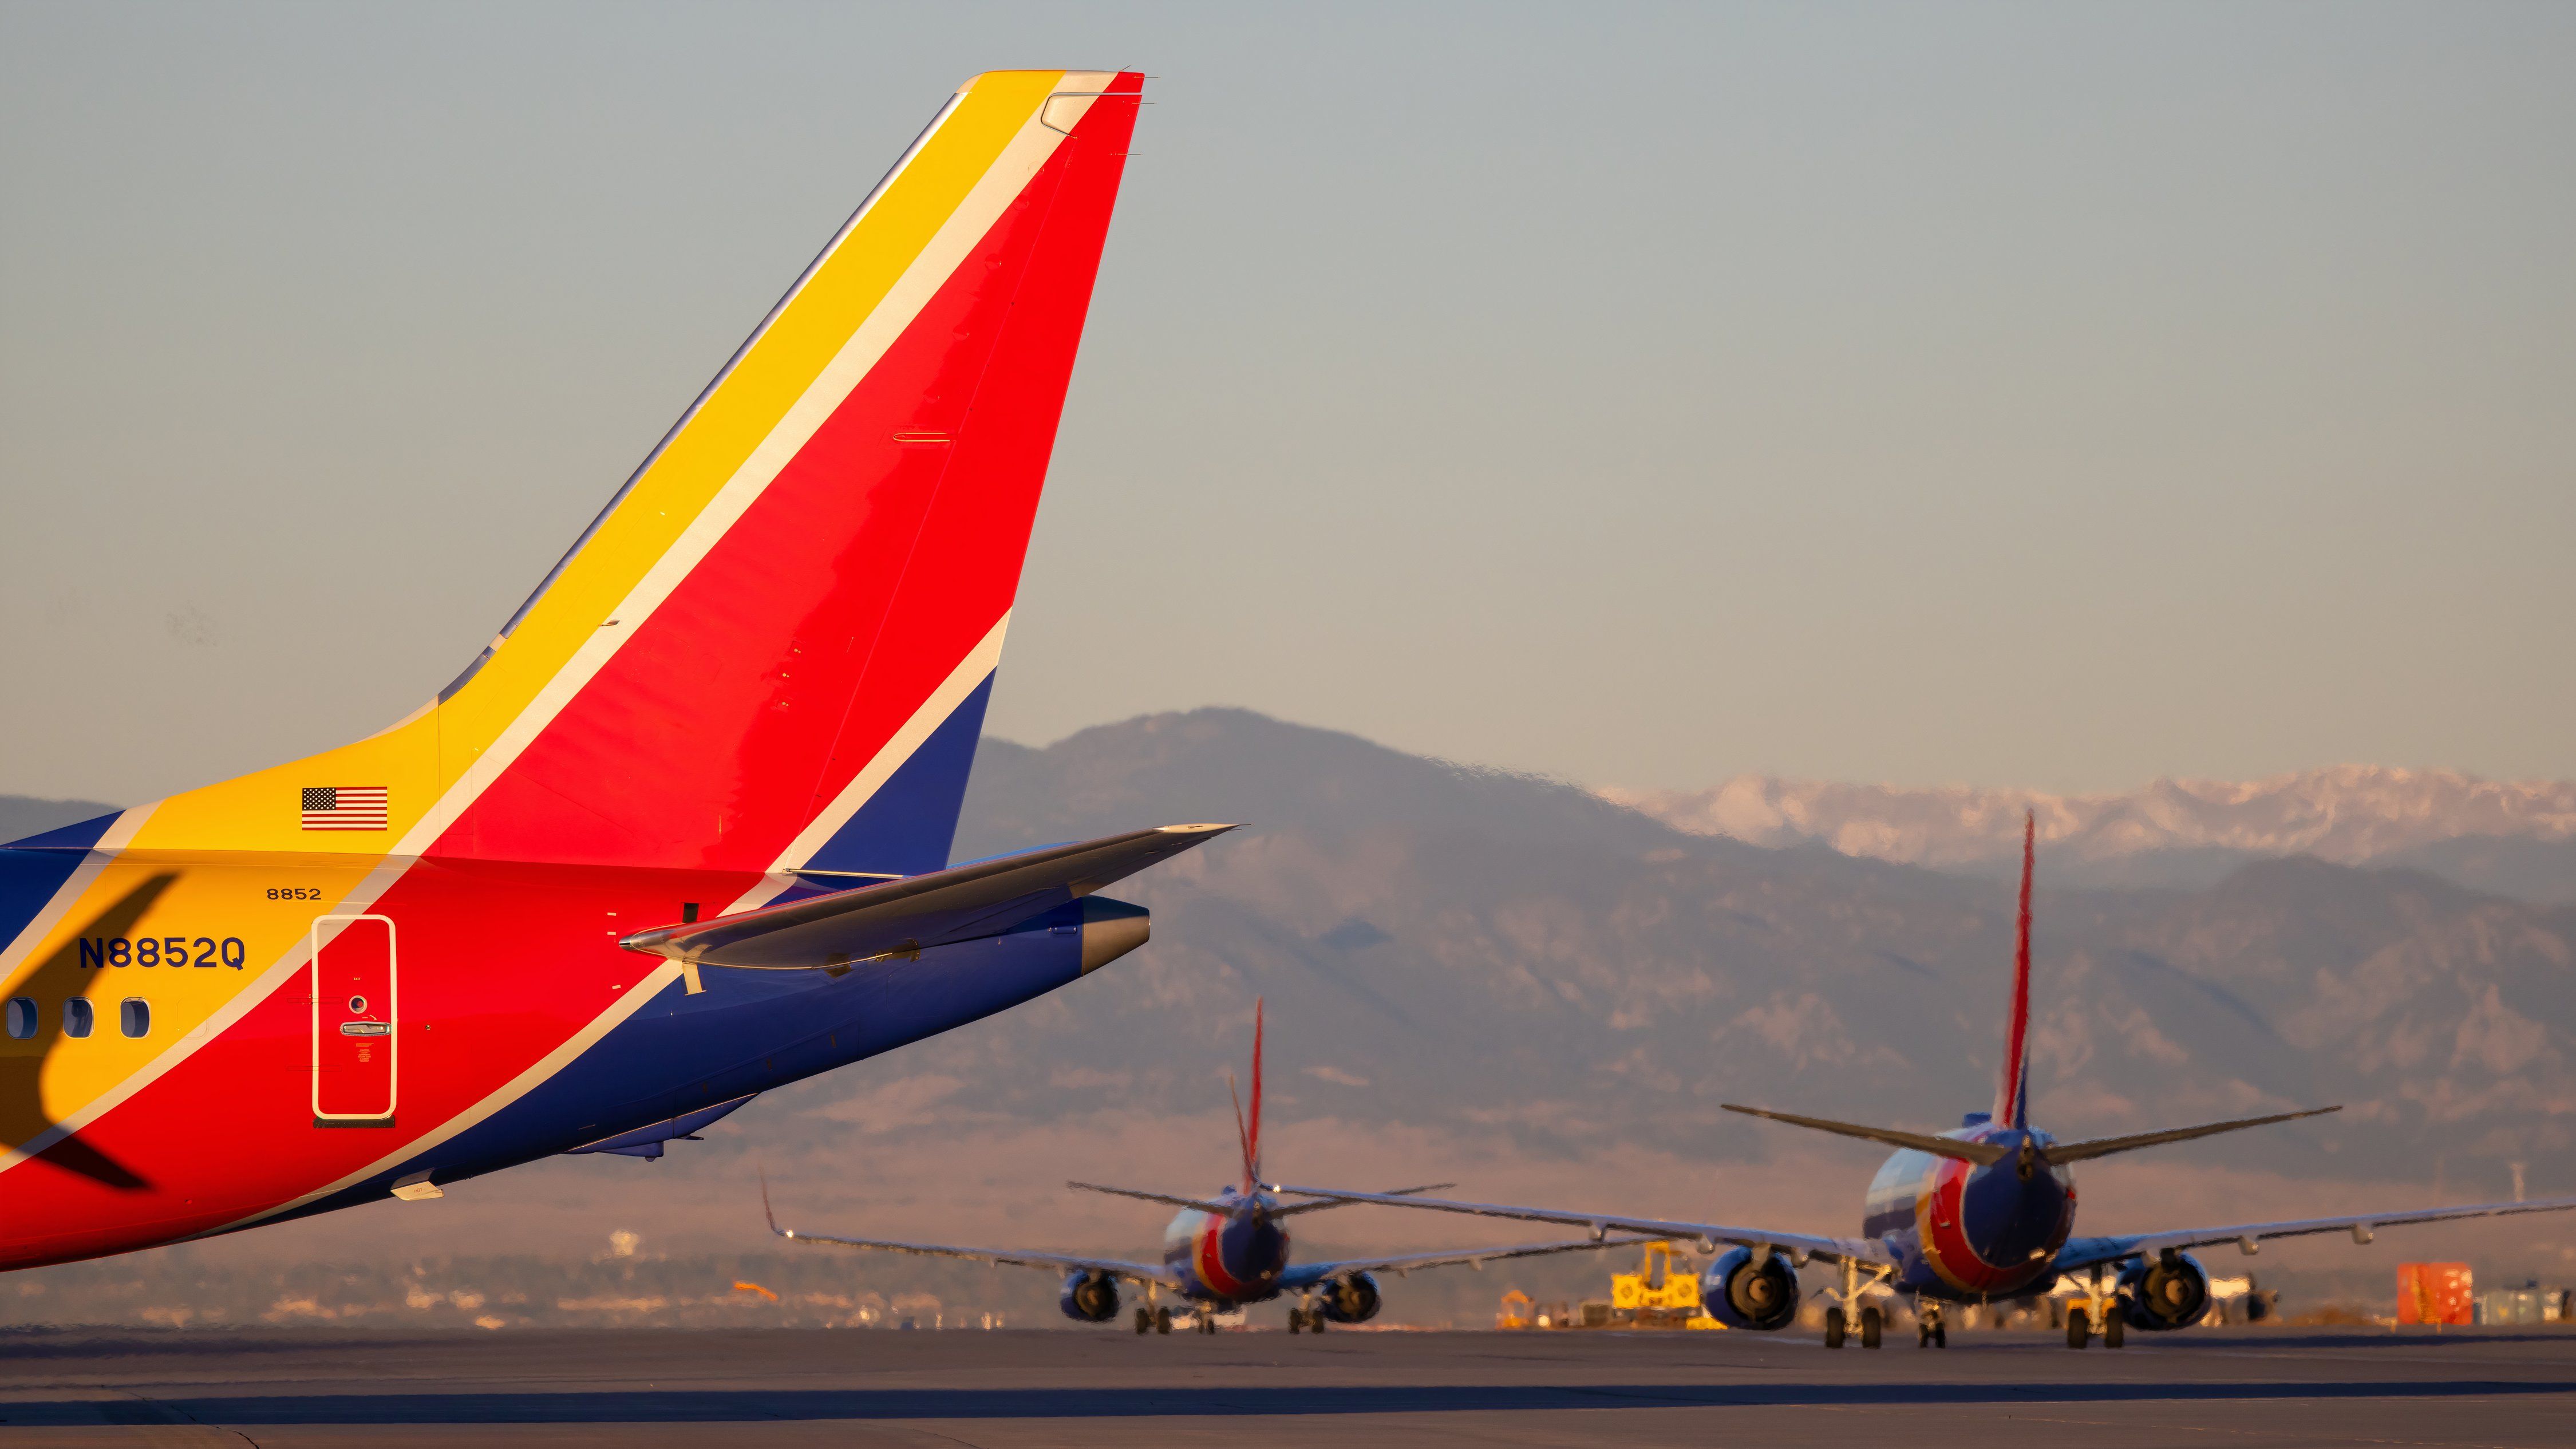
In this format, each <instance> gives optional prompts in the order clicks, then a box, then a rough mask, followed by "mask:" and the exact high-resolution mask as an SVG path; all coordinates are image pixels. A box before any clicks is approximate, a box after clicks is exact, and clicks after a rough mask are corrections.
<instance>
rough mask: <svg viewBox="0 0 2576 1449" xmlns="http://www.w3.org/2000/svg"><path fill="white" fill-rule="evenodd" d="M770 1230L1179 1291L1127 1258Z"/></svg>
mask: <svg viewBox="0 0 2576 1449" xmlns="http://www.w3.org/2000/svg"><path fill="white" fill-rule="evenodd" d="M768 1206H769V1202H768V1194H767V1193H765V1192H764V1193H763V1194H762V1195H761V1207H762V1208H763V1209H764V1210H766V1209H767V1208H768ZM769 1230H770V1231H771V1232H773V1233H776V1234H777V1235H778V1236H780V1237H782V1238H787V1239H790V1240H792V1241H795V1242H799V1243H829V1244H831V1245H833V1246H834V1247H840V1248H864V1249H868V1250H870V1251H872V1252H880V1253H915V1254H919V1255H920V1256H922V1257H926V1258H963V1259H965V1260H966V1261H967V1262H970V1263H997V1264H1001V1265H1003V1266H1006V1267H1012V1268H1045V1269H1048V1270H1049V1271H1052V1272H1057V1273H1080V1272H1091V1273H1106V1274H1108V1275H1109V1276H1111V1277H1113V1278H1124V1279H1126V1280H1127V1281H1128V1282H1130V1283H1137V1284H1148V1283H1150V1284H1152V1285H1154V1286H1155V1287H1158V1288H1169V1289H1172V1290H1173V1291H1175V1292H1177V1291H1179V1289H1180V1286H1181V1281H1180V1279H1178V1278H1176V1277H1174V1276H1173V1275H1172V1274H1170V1273H1169V1272H1166V1271H1165V1270H1164V1269H1163V1268H1162V1267H1160V1266H1159V1265H1157V1264H1153V1263H1130V1262H1128V1261H1126V1260H1125V1259H1123V1258H1086V1257H1083V1256H1081V1255H1079V1254H1075V1253H1023V1252H1018V1251H1015V1250H1012V1249H1007V1248H952V1247H950V1246H948V1245H947V1244H944V1243H900V1242H894V1241H892V1240H889V1239H884V1238H840V1237H834V1236H832V1235H831V1234H829V1233H800V1232H798V1231H797V1230H796V1229H794V1228H782V1227H780V1226H779V1225H778V1219H777V1218H776V1217H774V1216H773V1217H771V1218H770V1220H769Z"/></svg>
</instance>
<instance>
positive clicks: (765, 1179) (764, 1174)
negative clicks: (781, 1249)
mask: <svg viewBox="0 0 2576 1449" xmlns="http://www.w3.org/2000/svg"><path fill="white" fill-rule="evenodd" d="M760 1215H761V1216H762V1217H765V1218H767V1219H769V1230H770V1231H771V1232H773V1233H776V1234H777V1235H778V1236H780V1237H782V1238H792V1237H794V1236H796V1235H795V1234H794V1233H792V1232H789V1231H788V1230H787V1229H785V1228H782V1227H780V1226H779V1225H778V1214H777V1213H775V1212H773V1211H771V1210H770V1207H769V1173H768V1171H767V1170H766V1169H761V1170H760Z"/></svg>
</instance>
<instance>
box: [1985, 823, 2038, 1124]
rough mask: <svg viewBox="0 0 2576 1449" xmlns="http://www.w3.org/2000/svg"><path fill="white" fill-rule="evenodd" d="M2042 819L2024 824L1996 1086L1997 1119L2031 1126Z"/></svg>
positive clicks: (1997, 1122)
mask: <svg viewBox="0 0 2576 1449" xmlns="http://www.w3.org/2000/svg"><path fill="white" fill-rule="evenodd" d="M2038 840H2039V818H2038V816H2037V814H2036V813H2034V812H2030V811H2025V812H2023V814H2022V823H2021V919H2020V920H2019V922H2018V923H2017V924H2016V925H2015V926H2014V928H2013V990H2012V1015H2011V1017H2010V1019H2009V1021H2008V1023H2007V1025H2006V1026H2005V1028H2004V1075H2003V1081H2002V1082H2001V1084H1999V1085H1998V1086H1997V1087H1996V1088H1995V1122H1996V1124H1997V1125H1998V1126H2004V1127H2028V1126H2029V1125H2030V1054H2029V1051H2028V1050H2027V1047H2028V1044H2029V1040H2030V876H2031V865H2032V862H2033V860H2034V857H2035V856H2036V854H2037V845H2038Z"/></svg>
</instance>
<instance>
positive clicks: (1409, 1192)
mask: <svg viewBox="0 0 2576 1449" xmlns="http://www.w3.org/2000/svg"><path fill="white" fill-rule="evenodd" d="M1457 1185H1458V1184H1456V1183H1454V1182H1431V1183H1425V1184H1423V1185H1422V1186H1420V1187H1398V1188H1390V1189H1388V1190H1387V1191H1385V1192H1382V1193H1378V1194H1376V1195H1377V1196H1379V1197H1411V1196H1413V1195H1414V1194H1416V1193H1423V1192H1438V1191H1440V1190H1441V1189H1443V1188H1450V1187H1456V1186H1457ZM1065 1186H1067V1187H1070V1188H1075V1189H1078V1190H1080V1191H1082V1192H1105V1193H1108V1194H1109V1195H1111V1196H1112V1197H1133V1198H1142V1199H1144V1200H1145V1201H1146V1202H1158V1203H1163V1204H1166V1205H1168V1206H1171V1207H1180V1208H1196V1209H1198V1210H1199V1211H1200V1212H1203V1213H1214V1214H1216V1215H1218V1216H1220V1217H1225V1216H1230V1215H1232V1214H1233V1213H1234V1212H1235V1211H1236V1210H1237V1209H1239V1208H1241V1207H1242V1206H1243V1204H1244V1203H1245V1202H1246V1201H1247V1199H1244V1198H1236V1199H1234V1200H1232V1201H1230V1202H1229V1201H1227V1200H1225V1199H1222V1198H1213V1197H1182V1196H1180V1195H1179V1194H1176V1193H1168V1192H1147V1191H1145V1190H1144V1189H1143V1188H1140V1187H1105V1186H1103V1185H1101V1184H1100V1183H1096V1182H1068V1183H1066V1184H1065ZM1341 1206H1344V1204H1343V1202H1342V1201H1341V1200H1340V1199H1339V1198H1319V1199H1317V1200H1316V1201H1314V1202H1301V1203H1291V1204H1289V1205H1288V1206H1286V1207H1280V1206H1276V1205H1273V1206H1272V1207H1271V1209H1270V1212H1269V1216H1271V1217H1274V1218H1284V1217H1293V1216H1294V1215H1296V1214H1298V1213H1311V1212H1317V1211H1320V1210H1322V1209H1324V1208H1333V1207H1341Z"/></svg>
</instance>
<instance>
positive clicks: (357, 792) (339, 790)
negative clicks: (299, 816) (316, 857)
mask: <svg viewBox="0 0 2576 1449" xmlns="http://www.w3.org/2000/svg"><path fill="white" fill-rule="evenodd" d="M387 824H388V821H387V820H386V818H385V787H384V786H382V785H307V786H305V787H304V828H305V829H307V830H382V829H385V828H386V826H387Z"/></svg>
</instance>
